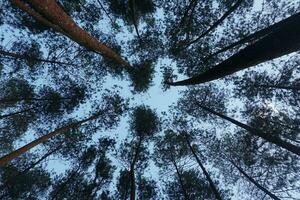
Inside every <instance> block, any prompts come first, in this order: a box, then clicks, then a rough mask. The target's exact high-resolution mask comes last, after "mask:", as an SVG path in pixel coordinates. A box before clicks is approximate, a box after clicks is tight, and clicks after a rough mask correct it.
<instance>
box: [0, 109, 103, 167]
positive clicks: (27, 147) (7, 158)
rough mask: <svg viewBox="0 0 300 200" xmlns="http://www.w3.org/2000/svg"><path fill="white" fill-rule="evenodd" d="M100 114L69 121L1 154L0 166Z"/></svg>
mask: <svg viewBox="0 0 300 200" xmlns="http://www.w3.org/2000/svg"><path fill="white" fill-rule="evenodd" d="M99 116H100V114H99V113H98V114H95V115H92V116H90V117H89V118H86V119H84V120H81V121H78V122H74V123H70V124H68V125H66V126H63V127H61V128H58V129H56V130H54V131H52V132H50V133H48V134H46V135H44V136H42V137H39V138H38V139H36V140H34V141H32V142H30V143H28V144H26V145H24V146H23V147H21V148H19V149H17V150H15V151H13V152H11V153H9V154H7V155H5V156H3V157H1V158H0V167H1V166H4V165H6V164H7V163H8V162H10V161H11V160H13V159H15V158H17V157H18V156H20V155H22V154H24V153H26V152H27V151H29V150H30V149H32V148H33V147H35V146H37V145H39V144H41V143H43V142H46V141H47V140H48V139H50V138H52V137H54V136H57V135H59V134H63V133H64V132H65V131H67V130H69V129H71V128H76V127H78V126H80V125H82V124H83V123H85V122H88V121H91V120H94V119H96V118H98V117H99Z"/></svg>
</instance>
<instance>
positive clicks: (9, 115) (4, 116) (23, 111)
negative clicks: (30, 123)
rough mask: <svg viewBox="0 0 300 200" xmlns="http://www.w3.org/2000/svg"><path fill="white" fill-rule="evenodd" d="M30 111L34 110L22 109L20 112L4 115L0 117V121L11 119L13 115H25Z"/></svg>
mask: <svg viewBox="0 0 300 200" xmlns="http://www.w3.org/2000/svg"><path fill="white" fill-rule="evenodd" d="M31 110H34V108H29V109H24V110H21V111H18V112H13V113H9V114H5V115H0V119H4V118H6V117H12V116H15V115H19V114H22V113H26V112H29V111H31Z"/></svg>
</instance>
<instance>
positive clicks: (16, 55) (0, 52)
mask: <svg viewBox="0 0 300 200" xmlns="http://www.w3.org/2000/svg"><path fill="white" fill-rule="evenodd" d="M0 54H2V55H4V56H9V57H13V58H15V59H23V60H34V61H37V62H45V63H50V64H58V65H71V66H73V64H72V63H65V62H59V61H55V60H46V59H41V58H34V57H28V56H26V55H21V54H17V53H12V52H7V51H3V50H0Z"/></svg>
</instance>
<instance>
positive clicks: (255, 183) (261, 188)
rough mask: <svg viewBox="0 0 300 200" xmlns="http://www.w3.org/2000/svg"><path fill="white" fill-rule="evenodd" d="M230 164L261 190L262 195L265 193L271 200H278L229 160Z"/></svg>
mask: <svg viewBox="0 0 300 200" xmlns="http://www.w3.org/2000/svg"><path fill="white" fill-rule="evenodd" d="M230 163H231V164H232V165H233V166H235V167H236V168H237V169H238V171H239V172H240V173H241V174H243V175H244V176H245V177H246V178H247V179H248V180H249V181H250V182H251V183H253V184H254V185H255V186H256V187H258V188H259V189H260V190H262V191H263V192H264V193H266V194H267V195H269V196H270V197H271V198H272V199H275V200H280V199H279V198H278V197H277V196H276V195H275V194H273V193H271V192H270V191H269V190H267V189H266V188H264V187H263V186H262V185H260V184H259V183H258V182H256V181H255V180H254V179H253V178H252V177H250V176H249V175H248V174H247V173H246V172H244V170H243V169H242V168H240V167H239V166H237V165H236V164H235V163H234V162H233V161H232V160H230Z"/></svg>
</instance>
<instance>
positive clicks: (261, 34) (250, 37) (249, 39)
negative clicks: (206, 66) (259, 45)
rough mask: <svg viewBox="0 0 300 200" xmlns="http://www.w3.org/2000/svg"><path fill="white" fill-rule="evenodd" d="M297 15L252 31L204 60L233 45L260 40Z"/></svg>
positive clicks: (205, 60) (290, 21)
mask: <svg viewBox="0 0 300 200" xmlns="http://www.w3.org/2000/svg"><path fill="white" fill-rule="evenodd" d="M297 15H299V14H296V15H293V16H291V17H288V18H286V19H284V20H282V21H280V22H277V23H275V24H273V25H271V26H269V27H267V28H264V29H261V30H259V31H256V32H254V33H252V34H250V35H248V36H246V37H244V38H242V39H240V40H238V41H237V42H234V43H232V44H230V45H228V46H226V47H224V48H222V49H220V50H218V51H216V52H215V53H212V54H211V55H209V56H208V57H206V58H205V59H204V61H203V62H204V63H205V62H207V61H208V60H209V59H211V58H212V57H213V56H215V55H218V54H220V53H223V52H225V51H227V50H229V49H232V48H233V47H236V46H238V45H242V44H245V43H247V42H252V41H254V40H258V39H260V38H262V37H264V36H266V35H268V34H270V33H272V32H274V31H276V30H277V29H278V28H280V27H281V26H284V25H286V24H289V23H292V22H293V19H294V18H296V17H297Z"/></svg>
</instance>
